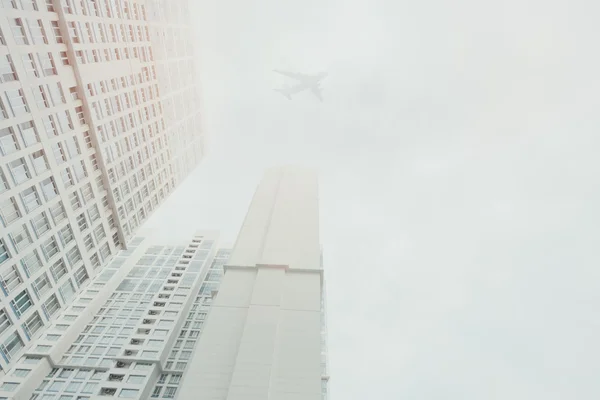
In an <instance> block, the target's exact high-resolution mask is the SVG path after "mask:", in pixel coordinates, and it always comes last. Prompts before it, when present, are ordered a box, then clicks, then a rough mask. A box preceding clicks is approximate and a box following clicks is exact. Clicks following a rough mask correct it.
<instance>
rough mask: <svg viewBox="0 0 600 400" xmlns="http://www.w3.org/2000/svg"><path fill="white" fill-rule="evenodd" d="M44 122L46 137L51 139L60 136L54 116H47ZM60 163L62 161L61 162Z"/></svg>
mask: <svg viewBox="0 0 600 400" xmlns="http://www.w3.org/2000/svg"><path fill="white" fill-rule="evenodd" d="M42 121H43V122H44V129H45V131H46V135H47V136H48V137H49V138H52V137H54V136H58V128H57V125H56V122H55V121H54V117H53V116H52V115H47V116H45V117H43V119H42ZM59 163H60V161H59Z"/></svg>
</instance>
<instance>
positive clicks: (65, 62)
mask: <svg viewBox="0 0 600 400" xmlns="http://www.w3.org/2000/svg"><path fill="white" fill-rule="evenodd" d="M60 61H61V62H62V65H69V55H68V54H67V52H66V51H61V52H60Z"/></svg>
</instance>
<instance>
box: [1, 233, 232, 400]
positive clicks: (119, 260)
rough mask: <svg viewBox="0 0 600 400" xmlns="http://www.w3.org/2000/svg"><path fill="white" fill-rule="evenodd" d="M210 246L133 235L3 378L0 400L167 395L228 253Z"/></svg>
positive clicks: (209, 238)
mask: <svg viewBox="0 0 600 400" xmlns="http://www.w3.org/2000/svg"><path fill="white" fill-rule="evenodd" d="M216 240H217V234H216V233H214V232H198V233H197V234H196V235H195V236H194V237H193V238H192V239H191V240H190V241H189V242H187V243H186V242H183V243H176V244H170V245H164V244H162V245H160V244H155V242H153V241H152V239H148V238H144V237H143V236H136V237H135V238H134V239H133V240H132V241H131V242H130V243H129V246H128V249H127V250H123V251H121V252H119V253H118V254H117V255H116V256H115V257H114V258H113V259H112V260H111V262H110V263H109V264H108V265H107V266H105V267H104V268H103V269H102V272H101V273H100V274H98V275H97V276H96V277H95V278H93V279H92V280H91V282H90V284H89V285H87V286H86V287H85V289H83V290H82V291H81V292H80V293H79V294H78V295H77V296H76V297H75V299H74V301H73V302H72V304H71V305H70V306H68V307H66V308H65V310H64V311H63V312H62V313H61V315H60V316H59V317H58V318H57V319H56V320H55V321H54V322H53V324H52V325H51V326H50V327H49V328H48V329H46V330H45V331H44V332H43V333H42V335H41V336H40V337H39V338H37V339H36V340H35V343H34V345H33V346H32V347H31V348H30V349H27V350H26V351H25V353H24V354H23V356H22V357H20V359H19V360H18V362H17V363H16V365H15V366H14V367H13V368H12V369H11V370H9V371H8V372H7V374H6V375H5V376H4V378H3V379H2V381H1V384H0V399H12V398H14V399H17V398H19V399H32V400H34V399H37V400H41V399H44V400H58V399H61V400H75V399H78V400H83V399H90V398H97V396H102V398H105V397H120V398H135V399H147V398H150V397H153V398H155V397H161V398H173V397H174V396H175V394H176V393H177V390H178V388H179V385H180V384H181V377H182V374H183V373H184V371H185V370H186V367H187V364H188V363H189V362H190V360H191V358H192V353H193V351H194V349H195V347H196V342H197V341H198V338H199V337H200V334H201V332H202V329H203V326H204V321H205V319H206V315H207V314H208V312H209V310H210V305H211V302H212V299H213V296H214V293H215V291H217V290H218V287H219V282H220V280H221V278H222V275H223V265H224V263H225V262H226V261H227V259H228V257H229V253H230V251H229V250H226V249H217V242H216Z"/></svg>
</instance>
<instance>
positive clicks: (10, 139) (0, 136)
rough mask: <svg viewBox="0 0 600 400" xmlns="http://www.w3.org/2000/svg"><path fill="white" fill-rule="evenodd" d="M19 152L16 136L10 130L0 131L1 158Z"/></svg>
mask: <svg viewBox="0 0 600 400" xmlns="http://www.w3.org/2000/svg"><path fill="white" fill-rule="evenodd" d="M17 150H19V143H18V141H17V136H16V135H15V132H14V130H13V129H12V128H10V127H8V128H3V129H0V154H2V155H3V156H5V155H7V154H10V153H14V152H15V151H17Z"/></svg>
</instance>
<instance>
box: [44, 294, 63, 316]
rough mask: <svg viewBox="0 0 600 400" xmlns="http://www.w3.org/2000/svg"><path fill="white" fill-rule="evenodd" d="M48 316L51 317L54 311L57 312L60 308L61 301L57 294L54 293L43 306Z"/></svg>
mask: <svg viewBox="0 0 600 400" xmlns="http://www.w3.org/2000/svg"><path fill="white" fill-rule="evenodd" d="M42 308H43V309H44V312H45V313H46V316H47V317H48V318H50V317H51V316H52V315H54V313H56V312H57V311H58V310H59V309H60V303H59V302H58V298H57V297H56V295H52V296H50V297H49V298H48V300H46V301H45V302H44V305H43V306H42Z"/></svg>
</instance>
